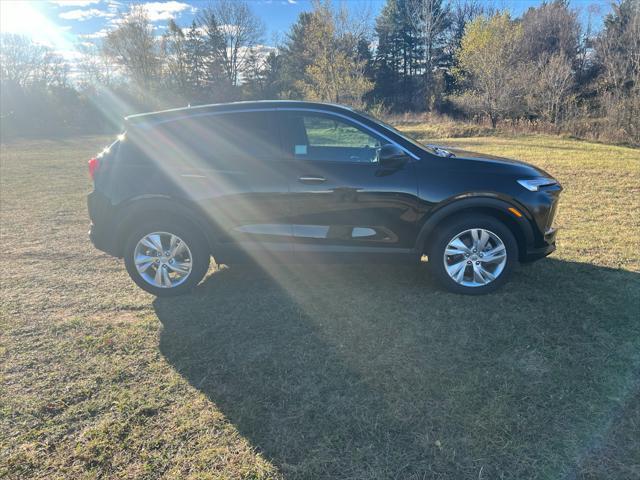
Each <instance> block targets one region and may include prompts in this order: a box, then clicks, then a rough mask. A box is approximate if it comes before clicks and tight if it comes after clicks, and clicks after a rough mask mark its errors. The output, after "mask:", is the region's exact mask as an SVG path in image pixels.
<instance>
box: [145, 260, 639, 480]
mask: <svg viewBox="0 0 640 480" xmlns="http://www.w3.org/2000/svg"><path fill="white" fill-rule="evenodd" d="M423 270H424V269H423V268H416V267H394V266H307V267H302V266H286V265H279V266H268V267H264V268H257V267H256V268H250V267H244V266H243V267H232V268H223V269H221V270H219V271H216V272H215V273H213V274H212V275H210V276H209V277H208V278H207V279H206V280H205V282H204V283H203V284H201V285H200V286H199V287H198V288H197V289H196V291H195V292H194V293H193V294H191V295H189V296H185V297H180V298H171V299H156V300H155V301H154V307H155V311H156V313H157V316H158V318H159V319H160V321H161V322H162V325H163V329H162V333H161V338H160V350H161V352H162V354H163V355H164V356H165V357H166V358H167V360H168V361H169V363H170V364H171V365H172V366H173V367H174V368H175V369H176V370H177V371H178V372H179V373H180V374H181V375H182V376H183V377H184V378H185V379H186V380H187V381H189V383H190V384H191V385H193V386H194V387H195V388H197V389H198V390H200V391H201V392H203V393H204V394H206V395H207V397H209V399H210V400H211V401H212V402H213V403H214V404H215V405H216V406H217V408H219V409H220V410H221V411H222V412H223V413H224V414H225V416H226V417H227V418H228V420H229V421H230V422H232V423H233V424H234V425H235V426H236V428H237V429H238V431H239V432H240V434H242V435H243V436H244V437H245V438H247V439H248V440H249V442H250V443H251V444H252V445H253V446H254V447H255V448H256V449H257V450H258V451H259V452H261V453H262V454H263V455H264V456H265V458H266V459H268V460H269V461H271V462H272V463H273V464H274V465H276V466H277V467H278V468H279V469H280V470H281V472H282V473H283V475H284V476H285V477H286V478H363V479H364V478H371V479H373V478H433V477H437V478H471V477H473V478H502V477H503V476H504V477H508V478H536V477H549V476H551V477H554V478H556V477H559V476H561V475H564V474H567V475H574V474H578V475H577V476H578V477H579V476H580V475H581V472H582V471H583V470H584V465H587V464H588V465H596V466H598V468H605V467H606V465H605V467H603V462H595V463H594V462H591V463H590V459H593V457H594V455H598V451H599V450H602V448H605V447H606V445H608V443H607V442H610V441H611V442H615V441H617V440H619V439H616V438H609V437H610V436H611V434H610V433H609V432H612V431H615V432H619V431H620V430H621V431H622V432H623V433H622V435H624V434H625V433H624V432H627V430H626V429H625V428H621V429H612V425H617V423H616V422H619V421H622V420H620V419H621V418H624V417H625V414H626V413H628V412H626V413H625V409H626V408H627V406H626V405H627V403H628V401H629V398H632V397H633V396H634V395H637V393H638V391H637V389H638V382H637V379H638V367H639V363H638V362H639V359H640V329H639V326H638V321H637V316H636V315H637V307H638V294H639V293H640V279H639V277H640V275H638V274H636V273H633V272H628V271H622V270H613V269H607V268H601V267H596V266H592V265H589V264H581V263H573V262H565V261H559V260H554V259H545V260H543V261H540V262H538V263H536V264H534V265H531V266H527V267H523V268H521V269H520V271H519V272H517V273H516V274H515V275H514V277H513V278H512V281H511V283H509V284H508V285H507V286H506V287H505V288H504V289H503V290H501V291H500V292H498V293H496V294H493V295H490V296H483V297H467V296H459V295H453V294H448V293H445V292H442V291H440V290H438V289H436V288H435V287H434V286H433V284H432V283H431V281H430V280H429V278H428V276H427V275H426V273H425V272H424V271H423ZM631 425H633V423H631ZM615 435H621V434H620V433H616V434H615ZM616 452H617V453H616V455H618V456H620V455H621V456H622V458H618V460H619V461H617V462H616V463H615V465H617V467H615V468H616V469H617V470H616V471H614V472H612V473H613V474H615V475H614V477H615V476H618V477H619V478H623V477H622V476H620V474H625V473H628V472H621V471H619V470H620V469H621V468H624V467H623V466H624V465H626V464H628V463H629V462H626V461H625V455H629V456H631V455H633V448H632V447H628V450H625V449H624V448H622V449H619V450H616ZM620 465H622V467H621V466H620ZM589 468H591V467H589ZM594 468H595V467H594ZM612 468H614V467H612ZM604 473H605V474H607V472H606V471H605V472H604ZM479 475H480V476H479ZM606 476H607V475H603V477H606ZM614 477H612V478H614Z"/></svg>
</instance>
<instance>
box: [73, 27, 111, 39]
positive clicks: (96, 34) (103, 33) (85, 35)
mask: <svg viewBox="0 0 640 480" xmlns="http://www.w3.org/2000/svg"><path fill="white" fill-rule="evenodd" d="M107 33H109V30H107V29H106V28H103V29H101V30H98V31H97V32H93V33H83V34H80V35H78V38H104V37H106V36H107Z"/></svg>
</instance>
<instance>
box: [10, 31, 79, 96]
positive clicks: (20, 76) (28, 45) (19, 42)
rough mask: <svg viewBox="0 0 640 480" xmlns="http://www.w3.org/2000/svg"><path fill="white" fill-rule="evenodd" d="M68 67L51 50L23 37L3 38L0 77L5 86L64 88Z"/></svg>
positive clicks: (11, 35)
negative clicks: (37, 85) (7, 84)
mask: <svg viewBox="0 0 640 480" xmlns="http://www.w3.org/2000/svg"><path fill="white" fill-rule="evenodd" d="M67 71H68V68H67V65H66V64H65V62H64V61H63V59H62V57H60V55H57V54H55V53H54V52H53V51H52V50H51V49H50V48H48V47H45V46H43V45H38V44H36V43H34V42H32V41H31V40H30V39H29V38H27V37H25V36H23V35H14V34H2V35H0V76H1V79H2V82H3V83H4V82H7V83H11V84H13V85H16V86H19V87H22V88H24V87H27V86H29V85H33V84H36V83H39V84H44V85H45V86H47V87H48V86H53V85H59V86H61V85H64V84H66V80H67Z"/></svg>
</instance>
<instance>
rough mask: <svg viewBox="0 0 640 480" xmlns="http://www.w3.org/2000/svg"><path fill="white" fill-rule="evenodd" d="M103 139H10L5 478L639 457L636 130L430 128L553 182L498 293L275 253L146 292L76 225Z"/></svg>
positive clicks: (573, 467) (403, 470)
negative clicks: (540, 132)
mask: <svg viewBox="0 0 640 480" xmlns="http://www.w3.org/2000/svg"><path fill="white" fill-rule="evenodd" d="M418 128H419V127H418ZM419 129H420V128H419ZM421 131H422V129H421ZM424 131H425V132H426V131H427V130H426V129H424ZM105 142H106V140H105V139H104V138H81V139H76V140H68V141H28V142H26V141H25V142H20V143H14V144H9V145H3V146H2V150H1V152H0V154H1V162H2V163H1V165H0V168H1V177H0V192H1V195H2V198H1V204H0V208H1V210H0V213H1V221H2V223H1V228H2V231H1V243H2V252H3V258H4V268H3V273H2V276H1V277H0V281H1V289H2V292H1V293H2V305H1V307H0V308H1V310H0V314H1V322H2V323H1V325H0V335H1V336H0V342H1V343H0V345H1V346H0V356H1V360H0V365H1V366H0V375H1V376H0V381H1V382H2V390H1V395H0V477H6V478H12V479H18V478H20V479H23V478H40V479H56V478H73V479H76V478H280V477H284V478H300V479H308V478H350V479H357V478H361V479H382V478H407V479H419V478H443V479H444V478H450V479H460V478H480V479H488V478H515V479H522V478H541V479H542V478H576V479H587V478H588V479H612V480H613V479H616V480H618V479H631V478H638V477H639V476H640V458H639V454H640V445H639V438H638V434H637V432H638V428H639V425H640V395H639V391H640V323H639V322H638V313H639V312H640V300H639V295H640V280H639V278H640V261H639V256H638V251H640V243H639V241H638V238H639V237H638V231H639V229H638V227H639V225H638V219H639V218H640V205H639V203H638V199H639V198H640V195H638V193H639V192H638V188H639V185H640V154H639V152H638V150H632V149H628V148H620V147H609V146H605V145H596V144H590V143H584V142H576V141H572V140H563V139H558V138H554V137H546V136H527V137H518V138H515V137H514V138H500V137H492V138H472V139H449V140H442V141H441V142H440V143H444V144H454V145H456V146H459V147H467V148H469V149H471V150H479V151H484V152H488V153H494V154H501V155H506V156H511V157H516V158H521V159H524V160H528V161H530V162H532V163H535V164H537V165H540V166H541V167H543V168H545V169H547V170H548V171H550V172H551V173H553V174H554V175H555V176H557V177H558V178H559V179H560V181H561V182H562V183H563V184H564V186H565V189H566V190H565V192H564V195H563V198H562V205H561V209H560V213H559V218H558V221H559V224H560V226H561V227H562V231H561V234H560V237H559V250H558V251H557V252H556V253H555V254H554V255H553V256H552V257H551V258H549V259H546V260H543V261H540V262H538V263H536V264H534V265H532V266H529V267H526V268H524V267H523V268H521V269H520V271H519V272H517V274H516V275H515V277H514V278H513V281H512V282H511V283H510V284H509V285H508V286H506V288H505V289H503V290H502V291H500V292H499V293H497V294H495V295H492V296H490V297H484V298H468V297H459V296H456V295H450V294H446V293H443V292H441V291H439V290H436V289H435V288H434V287H433V285H432V284H431V282H430V281H429V279H428V278H425V275H424V272H423V271H422V270H421V269H416V268H411V267H388V266H387V267H381V266H366V267H355V266H354V267H339V266H326V267H313V268H312V267H309V268H302V267H291V268H289V267H284V266H282V267H277V268H276V267H274V268H272V269H270V270H269V271H259V270H255V269H250V268H248V267H244V268H225V269H220V270H218V269H215V268H212V270H211V272H210V275H209V276H208V277H207V278H206V280H205V281H204V282H203V284H202V285H200V286H199V287H198V288H197V289H196V291H195V292H194V293H193V294H192V295H189V296H186V297H181V298H177V299H171V300H158V299H154V298H152V297H150V296H148V295H147V294H145V293H143V292H142V291H140V290H139V289H137V288H135V286H134V285H133V284H132V282H131V281H130V280H129V279H128V278H127V276H126V273H125V270H124V268H123V266H122V264H121V262H120V261H118V260H116V259H112V258H109V257H108V256H106V255H104V254H101V253H99V252H97V251H96V250H95V249H93V248H92V246H91V245H90V243H89V241H88V239H87V236H86V230H87V216H86V209H85V203H84V202H85V194H86V192H87V191H88V189H89V182H88V179H87V175H86V160H87V159H88V158H89V156H90V155H91V154H92V153H93V152H95V151H96V150H97V148H98V147H100V146H102V145H104V144H105ZM430 142H434V141H433V140H430ZM452 161H455V159H452Z"/></svg>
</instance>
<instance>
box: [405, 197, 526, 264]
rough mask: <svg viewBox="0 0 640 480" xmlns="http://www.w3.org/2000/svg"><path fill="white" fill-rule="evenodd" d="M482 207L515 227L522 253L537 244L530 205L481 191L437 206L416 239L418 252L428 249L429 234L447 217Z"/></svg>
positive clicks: (482, 209)
mask: <svg viewBox="0 0 640 480" xmlns="http://www.w3.org/2000/svg"><path fill="white" fill-rule="evenodd" d="M509 208H515V209H516V210H517V211H519V212H520V213H521V214H522V216H521V217H517V216H516V215H515V214H513V213H512V212H510V211H509ZM478 210H481V211H485V212H486V213H489V214H492V215H494V216H497V217H498V218H500V219H501V220H503V221H505V222H506V223H507V224H508V225H509V226H510V227H511V228H512V230H515V231H514V234H515V236H516V240H518V246H519V247H520V253H521V254H523V252H524V251H526V249H527V248H528V247H529V246H531V245H533V244H534V242H535V237H534V231H533V227H532V226H531V222H532V221H533V218H532V216H531V214H530V212H529V211H528V210H527V209H526V208H524V207H523V206H522V205H520V204H519V203H518V202H516V201H513V200H507V199H502V198H498V197H496V196H495V195H494V194H477V195H461V196H457V197H453V198H451V199H449V200H446V201H444V202H442V205H441V206H438V207H436V208H435V209H434V210H433V211H432V212H431V213H430V215H429V216H428V218H427V220H426V221H425V223H424V225H423V226H422V228H421V229H420V233H419V234H418V237H417V239H416V251H417V252H420V253H422V252H423V251H424V245H425V244H426V242H427V241H428V239H429V237H430V236H431V235H433V234H434V233H435V232H436V231H437V228H438V226H439V225H441V224H442V222H443V221H445V220H446V219H448V218H451V217H452V216H454V215H458V214H461V213H464V212H465V211H478Z"/></svg>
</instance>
